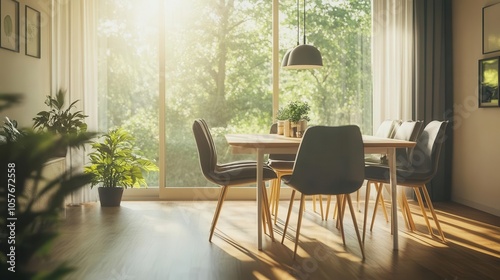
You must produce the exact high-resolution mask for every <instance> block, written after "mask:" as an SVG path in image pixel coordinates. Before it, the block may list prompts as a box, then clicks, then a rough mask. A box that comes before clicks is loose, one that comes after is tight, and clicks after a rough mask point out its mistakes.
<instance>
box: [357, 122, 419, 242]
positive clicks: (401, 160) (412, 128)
mask: <svg viewBox="0 0 500 280" xmlns="http://www.w3.org/2000/svg"><path fill="white" fill-rule="evenodd" d="M422 124H423V123H422V121H412V120H410V121H404V122H402V123H401V124H399V125H398V128H397V130H396V133H395V134H394V137H393V138H394V139H398V140H406V141H416V140H417V137H418V136H419V135H420V131H421V130H422ZM412 152H413V149H409V148H399V149H396V166H409V164H410V159H411V156H412ZM366 164H367V165H377V164H378V165H383V166H388V165H387V163H386V162H380V163H374V162H366ZM372 184H373V185H374V186H375V190H376V192H377V195H376V198H375V206H374V209H373V216H372V221H371V226H370V231H372V230H373V224H374V221H375V215H376V213H377V209H378V205H380V206H381V208H382V210H383V213H384V217H385V220H386V222H389V217H388V214H387V210H386V208H385V201H384V197H383V194H382V193H383V188H382V186H383V183H380V182H377V181H371V180H368V181H367V183H366V195H365V211H364V218H363V242H364V241H365V233H366V230H365V228H366V220H367V215H368V204H369V203H368V202H369V198H370V189H371V185H372ZM403 195H404V194H403ZM405 201H406V200H403V201H401V202H400V203H402V204H405ZM407 206H408V205H406V204H405V205H401V210H402V211H403V217H405V221H406V223H407V225H408V226H409V227H412V226H411V225H412V224H413V221H412V219H411V215H407V214H408V213H407V212H405V211H409V207H407ZM406 217H408V220H407V218H406Z"/></svg>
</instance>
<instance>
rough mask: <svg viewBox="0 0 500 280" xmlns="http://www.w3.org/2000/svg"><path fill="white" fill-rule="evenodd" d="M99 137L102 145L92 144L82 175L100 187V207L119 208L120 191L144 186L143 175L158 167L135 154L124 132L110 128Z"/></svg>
mask: <svg viewBox="0 0 500 280" xmlns="http://www.w3.org/2000/svg"><path fill="white" fill-rule="evenodd" d="M101 138H103V141H102V142H98V141H94V142H92V148H93V150H94V151H93V152H91V153H90V154H89V158H90V165H88V166H85V168H84V173H85V174H91V175H92V181H91V187H94V186H95V185H101V186H100V187H99V188H98V191H99V199H100V201H101V206H104V207H106V206H120V202H121V198H122V194H123V189H124V188H128V187H131V188H134V187H140V186H147V184H146V180H145V179H144V176H143V172H150V171H158V167H157V166H156V165H155V164H154V163H153V162H152V161H151V160H149V159H147V158H144V157H142V156H140V155H138V154H137V149H136V148H135V147H134V145H133V141H134V138H133V137H132V136H131V135H130V133H128V132H127V131H126V130H124V129H122V128H117V129H112V130H110V131H109V132H108V133H107V134H104V135H103V136H101Z"/></svg>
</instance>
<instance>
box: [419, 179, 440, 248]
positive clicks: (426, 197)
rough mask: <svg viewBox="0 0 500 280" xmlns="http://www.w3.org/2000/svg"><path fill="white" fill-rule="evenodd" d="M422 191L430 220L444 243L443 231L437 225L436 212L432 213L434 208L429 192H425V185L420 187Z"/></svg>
mask: <svg viewBox="0 0 500 280" xmlns="http://www.w3.org/2000/svg"><path fill="white" fill-rule="evenodd" d="M422 191H423V192H424V197H425V200H426V201H427V205H428V206H429V210H430V211H431V214H432V218H433V219H434V223H435V224H436V227H437V229H438V231H439V235H441V239H442V240H443V242H444V243H446V239H445V238H444V233H443V230H442V229H441V225H440V224H439V220H438V218H437V216H436V212H435V211H434V206H433V205H432V201H431V197H430V196H429V192H427V188H426V187H425V185H424V186H423V187H422Z"/></svg>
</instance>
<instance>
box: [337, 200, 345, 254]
mask: <svg viewBox="0 0 500 280" xmlns="http://www.w3.org/2000/svg"><path fill="white" fill-rule="evenodd" d="M343 204H344V201H343V198H342V195H337V207H338V215H337V217H338V219H337V227H340V232H341V233H342V242H343V243H344V245H345V236H344V226H343V216H344V213H343V211H342V205H343Z"/></svg>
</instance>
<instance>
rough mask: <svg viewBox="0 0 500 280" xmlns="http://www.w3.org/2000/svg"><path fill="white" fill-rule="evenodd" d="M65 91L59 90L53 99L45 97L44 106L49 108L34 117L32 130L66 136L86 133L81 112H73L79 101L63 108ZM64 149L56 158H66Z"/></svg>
mask: <svg viewBox="0 0 500 280" xmlns="http://www.w3.org/2000/svg"><path fill="white" fill-rule="evenodd" d="M65 96H66V91H64V90H62V89H60V90H59V91H58V92H57V94H56V95H55V97H52V96H50V95H48V96H47V99H46V100H45V104H46V105H47V106H48V107H49V109H48V110H47V111H40V112H39V113H38V114H37V115H36V117H34V118H33V121H34V122H35V123H34V124H33V128H34V129H38V130H41V131H48V132H51V133H54V134H60V135H68V134H74V135H77V134H80V133H83V132H86V131H87V124H86V123H85V118H86V117H87V115H84V114H83V113H82V111H76V112H73V108H74V107H75V104H76V103H77V102H78V101H79V100H76V101H74V102H73V103H71V104H70V105H69V106H68V107H67V108H65V107H64V103H65V102H64V101H65ZM66 151H67V150H66V149H62V150H61V151H60V153H59V154H58V155H56V156H62V157H64V156H66Z"/></svg>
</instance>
